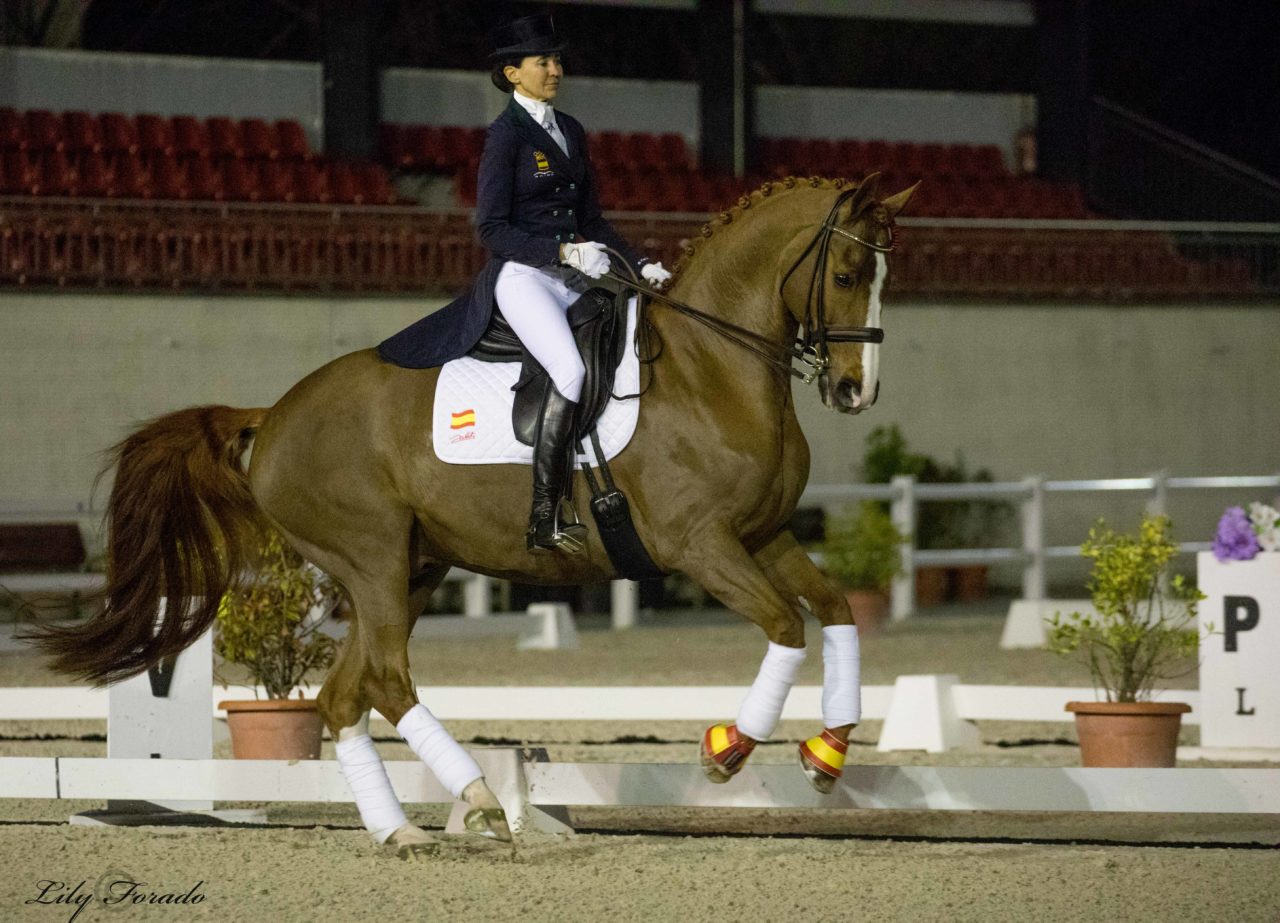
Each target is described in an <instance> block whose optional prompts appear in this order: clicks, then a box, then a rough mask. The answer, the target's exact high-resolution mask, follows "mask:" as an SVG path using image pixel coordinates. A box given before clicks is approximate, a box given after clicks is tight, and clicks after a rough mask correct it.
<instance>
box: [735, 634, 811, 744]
mask: <svg viewBox="0 0 1280 923" xmlns="http://www.w3.org/2000/svg"><path fill="white" fill-rule="evenodd" d="M804 653H805V651H804V648H803V647H783V646H782V645H781V644H774V643H773V642H772V641H770V642H769V650H768V651H767V652H766V653H765V655H764V662H763V663H761V664H760V672H759V673H757V674H756V681H755V682H754V683H752V684H751V689H750V691H749V692H747V697H746V699H745V700H744V701H743V703H742V708H741V709H740V710H739V711H738V730H739V731H740V732H741V733H743V734H745V735H746V736H748V737H750V738H751V739H752V740H768V738H769V735H770V734H772V733H773V731H774V728H776V727H777V726H778V719H779V718H781V717H782V706H783V705H785V704H786V701H787V693H789V692H790V691H791V687H792V686H793V685H795V681H796V674H797V673H798V672H799V670H800V664H802V663H804Z"/></svg>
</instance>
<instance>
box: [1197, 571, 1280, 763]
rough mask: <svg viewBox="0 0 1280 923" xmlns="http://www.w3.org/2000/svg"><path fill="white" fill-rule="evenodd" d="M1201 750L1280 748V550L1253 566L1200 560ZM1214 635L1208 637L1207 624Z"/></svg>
mask: <svg viewBox="0 0 1280 923" xmlns="http://www.w3.org/2000/svg"><path fill="white" fill-rule="evenodd" d="M1196 564H1197V570H1198V577H1199V585H1200V590H1201V592H1203V593H1204V594H1205V595H1206V596H1207V598H1206V599H1205V600H1204V601H1203V602H1202V603H1201V604H1200V610H1199V611H1200V617H1199V622H1200V630H1201V635H1200V637H1201V641H1200V645H1201V646H1200V656H1201V662H1200V709H1201V715H1200V746H1201V747H1202V748H1205V749H1219V748H1233V749H1244V748H1247V749H1261V750H1276V749H1280V669H1277V667H1276V662H1277V658H1280V552H1275V551H1271V552H1262V553H1261V554H1259V555H1258V556H1257V557H1256V558H1254V559H1253V560H1251V561H1219V560H1218V559H1217V558H1215V557H1214V556H1213V553H1212V552H1209V551H1202V552H1200V554H1199V555H1198V556H1197V561H1196ZM1206 625H1212V626H1213V634H1211V635H1209V636H1208V637H1207V638H1206V637H1205V633H1204V632H1205V626H1206Z"/></svg>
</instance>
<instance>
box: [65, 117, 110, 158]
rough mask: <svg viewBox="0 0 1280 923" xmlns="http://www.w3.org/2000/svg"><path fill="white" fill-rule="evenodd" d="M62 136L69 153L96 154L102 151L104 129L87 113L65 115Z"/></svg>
mask: <svg viewBox="0 0 1280 923" xmlns="http://www.w3.org/2000/svg"><path fill="white" fill-rule="evenodd" d="M62 136H63V138H64V139H66V143H67V150H69V151H73V152H76V153H83V152H89V153H94V154H96V153H98V152H99V151H101V150H102V127H101V126H100V125H99V124H98V120H97V119H95V118H94V117H93V116H91V115H89V113H87V112H65V113H63V115H62Z"/></svg>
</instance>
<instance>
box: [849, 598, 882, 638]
mask: <svg viewBox="0 0 1280 923" xmlns="http://www.w3.org/2000/svg"><path fill="white" fill-rule="evenodd" d="M844 598H845V599H847V600H848V601H849V611H850V612H851V613H852V614H853V624H855V625H857V626H858V634H860V635H870V634H875V633H876V632H878V631H880V629H882V628H883V627H884V625H885V623H886V622H888V621H889V597H888V596H887V595H886V594H885V593H882V592H880V591H879V590H845V593H844Z"/></svg>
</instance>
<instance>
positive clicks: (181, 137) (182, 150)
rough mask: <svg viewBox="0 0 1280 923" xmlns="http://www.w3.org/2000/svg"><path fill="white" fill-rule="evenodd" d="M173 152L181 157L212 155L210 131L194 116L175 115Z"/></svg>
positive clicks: (173, 121)
mask: <svg viewBox="0 0 1280 923" xmlns="http://www.w3.org/2000/svg"><path fill="white" fill-rule="evenodd" d="M172 123H173V150H174V152H175V153H176V154H177V155H178V156H179V157H207V156H208V155H209V153H210V145H209V131H208V129H206V128H205V126H204V123H203V122H201V121H200V120H199V119H197V118H195V117H194V116H190V115H175V116H174V117H173V119H172Z"/></svg>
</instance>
